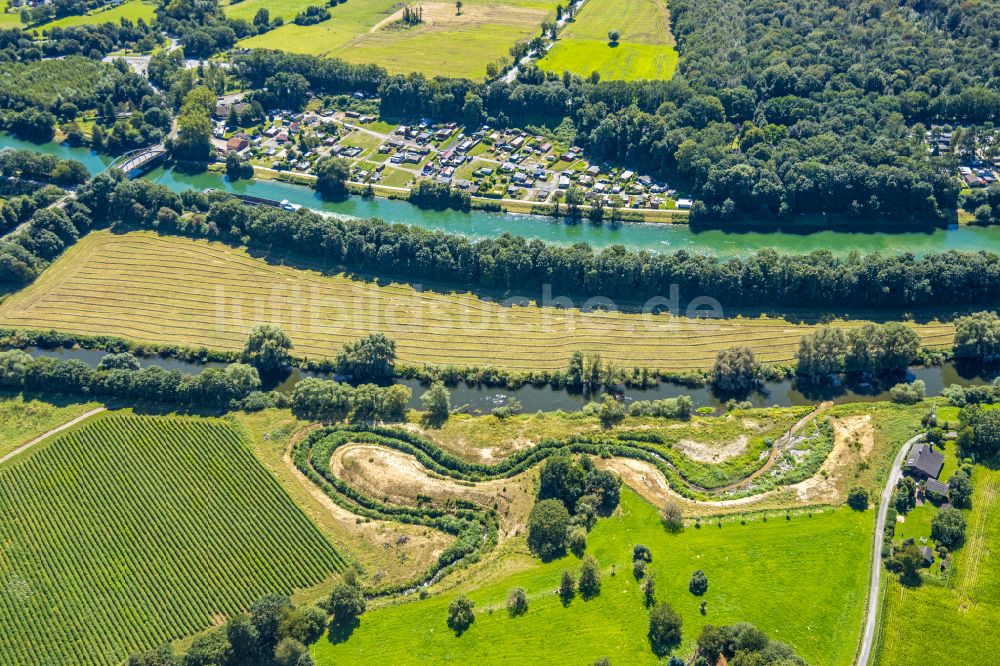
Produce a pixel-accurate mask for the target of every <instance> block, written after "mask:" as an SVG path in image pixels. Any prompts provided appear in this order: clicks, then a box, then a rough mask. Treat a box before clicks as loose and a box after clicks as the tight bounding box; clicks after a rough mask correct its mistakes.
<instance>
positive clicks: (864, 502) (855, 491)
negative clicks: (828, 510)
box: [847, 486, 868, 511]
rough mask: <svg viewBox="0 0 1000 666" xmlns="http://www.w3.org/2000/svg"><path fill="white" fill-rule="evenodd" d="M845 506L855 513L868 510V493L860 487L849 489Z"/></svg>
mask: <svg viewBox="0 0 1000 666" xmlns="http://www.w3.org/2000/svg"><path fill="white" fill-rule="evenodd" d="M847 506H849V507H851V508H852V509H854V510H855V511H865V510H866V509H867V508H868V491H867V490H866V489H864V488H862V487H860V486H855V487H853V488H851V490H850V492H849V493H847Z"/></svg>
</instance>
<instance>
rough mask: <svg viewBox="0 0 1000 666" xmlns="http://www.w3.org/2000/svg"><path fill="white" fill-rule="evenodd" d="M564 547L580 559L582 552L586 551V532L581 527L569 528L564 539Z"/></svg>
mask: <svg viewBox="0 0 1000 666" xmlns="http://www.w3.org/2000/svg"><path fill="white" fill-rule="evenodd" d="M566 546H567V548H569V550H570V552H571V553H573V554H574V555H576V556H577V557H582V556H583V551H585V550H586V549H587V530H586V529H585V528H584V527H583V526H581V525H577V526H575V527H573V528H571V529H570V531H569V535H568V536H567V537H566Z"/></svg>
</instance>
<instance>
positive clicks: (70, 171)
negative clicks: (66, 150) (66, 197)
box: [0, 149, 90, 187]
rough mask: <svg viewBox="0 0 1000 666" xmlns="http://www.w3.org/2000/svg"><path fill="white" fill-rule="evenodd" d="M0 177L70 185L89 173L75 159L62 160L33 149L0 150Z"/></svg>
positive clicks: (83, 178) (78, 181)
mask: <svg viewBox="0 0 1000 666" xmlns="http://www.w3.org/2000/svg"><path fill="white" fill-rule="evenodd" d="M0 178H16V179H20V180H32V181H42V182H46V183H54V184H56V185H63V186H69V187H72V186H74V185H80V184H81V183H84V182H85V181H86V180H87V179H88V178H90V174H89V173H88V172H87V167H85V166H84V165H83V164H81V163H80V162H77V161H76V160H62V159H59V158H58V157H56V156H54V155H45V154H44V153H37V152H35V151H33V150H10V149H7V150H0Z"/></svg>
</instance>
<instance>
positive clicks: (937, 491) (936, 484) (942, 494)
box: [924, 479, 948, 499]
mask: <svg viewBox="0 0 1000 666" xmlns="http://www.w3.org/2000/svg"><path fill="white" fill-rule="evenodd" d="M924 492H925V493H927V494H928V495H932V496H935V497H939V498H942V499H944V498H947V497H948V485H947V484H945V483H941V482H940V481H938V480H937V479H927V480H926V481H924Z"/></svg>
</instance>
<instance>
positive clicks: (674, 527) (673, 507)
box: [660, 502, 684, 532]
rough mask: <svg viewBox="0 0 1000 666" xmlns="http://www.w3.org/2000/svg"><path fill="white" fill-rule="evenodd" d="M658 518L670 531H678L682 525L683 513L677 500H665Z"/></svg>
mask: <svg viewBox="0 0 1000 666" xmlns="http://www.w3.org/2000/svg"><path fill="white" fill-rule="evenodd" d="M660 520H661V521H662V522H663V526H664V527H666V528H667V529H668V530H669V531H671V532H678V531H680V530H681V529H682V528H683V527H684V514H683V513H681V507H680V506H679V505H678V504H677V502H667V504H666V506H664V507H663V510H662V511H661V512H660Z"/></svg>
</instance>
